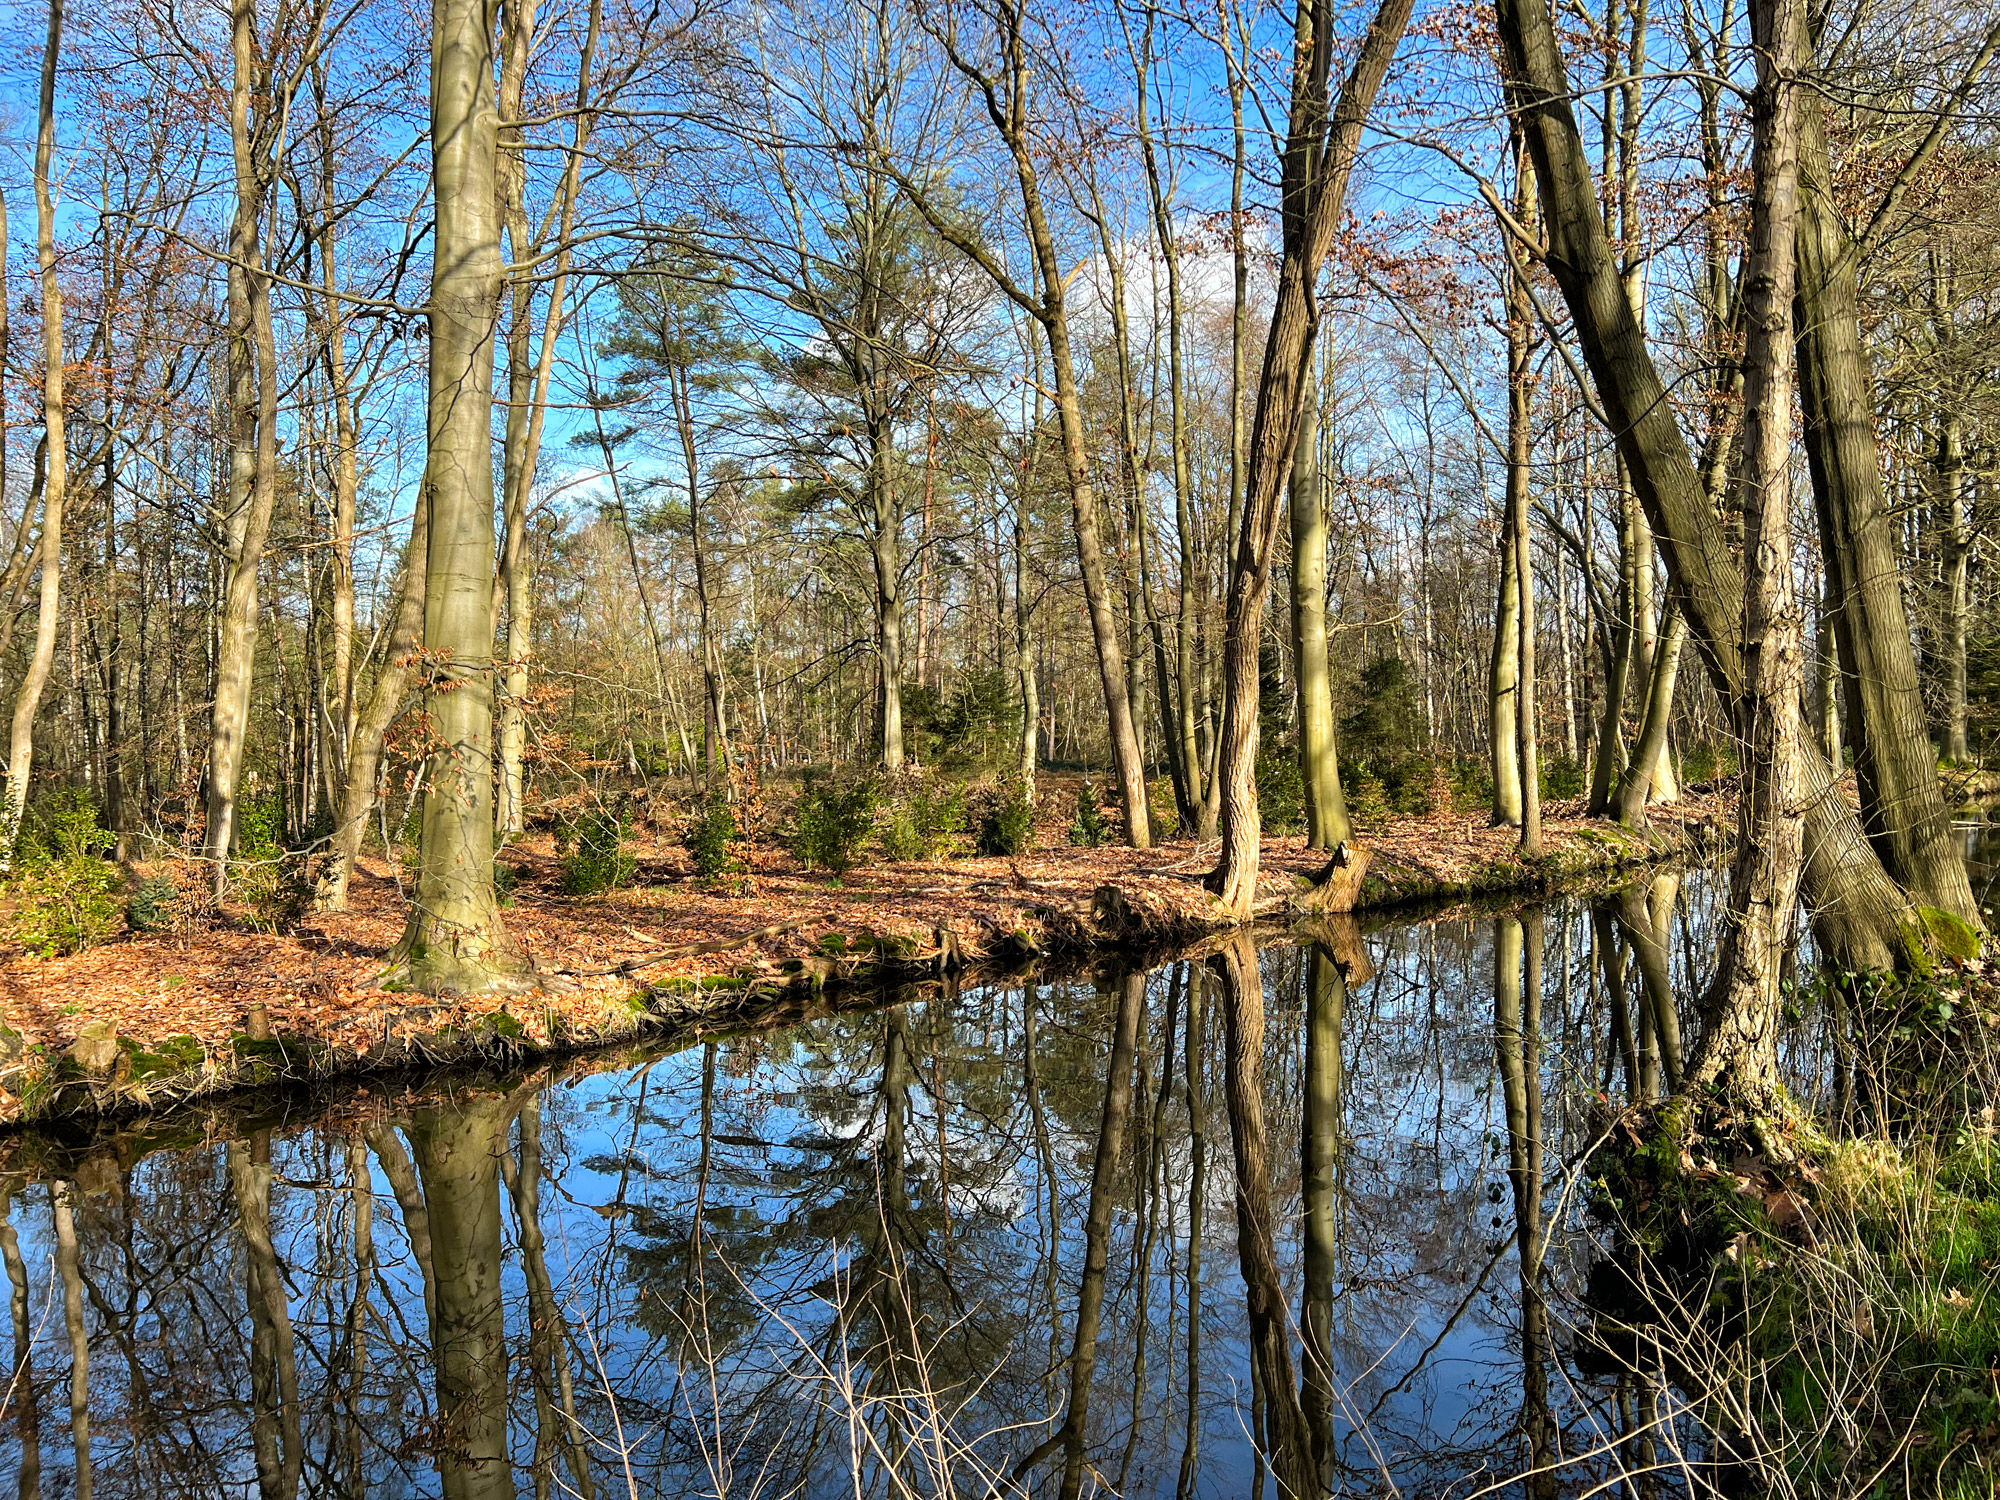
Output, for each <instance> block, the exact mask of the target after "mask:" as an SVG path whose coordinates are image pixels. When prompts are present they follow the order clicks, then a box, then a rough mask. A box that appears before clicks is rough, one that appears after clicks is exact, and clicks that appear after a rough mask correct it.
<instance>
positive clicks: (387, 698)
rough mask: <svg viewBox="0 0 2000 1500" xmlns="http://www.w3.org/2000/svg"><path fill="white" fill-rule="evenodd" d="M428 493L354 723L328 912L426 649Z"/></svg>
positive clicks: (343, 895)
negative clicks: (385, 745) (384, 644)
mask: <svg viewBox="0 0 2000 1500" xmlns="http://www.w3.org/2000/svg"><path fill="white" fill-rule="evenodd" d="M427 494H428V491H427V490H426V489H424V488H422V487H419V489H418V490H417V503H416V510H415V513H414V514H413V515H412V516H411V518H410V543H409V546H408V547H407V548H406V549H405V550H404V553H403V578H402V585H401V587H400V588H399V589H398V590H397V592H396V613H395V617H394V620H393V622H392V624H391V625H390V629H389V648H388V650H387V651H386V652H385V653H384V654H383V661H382V667H381V670H380V671H379V672H377V673H376V676H375V685H374V687H373V688H372V689H370V691H369V694H368V702H367V704H366V705H365V706H364V707H363V708H362V710H361V713H360V715H359V716H358V717H357V718H356V720H355V724H354V733H353V734H352V735H351V736H350V737H349V739H348V744H347V784H346V786H345V787H344V788H343V790H342V793H341V802H340V815H339V821H338V822H336V823H335V824H334V829H333V839H332V841H331V846H330V850H329V852H330V854H331V856H332V857H331V858H330V859H329V860H328V861H327V866H326V871H325V874H324V876H323V877H322V879H321V883H320V889H319V904H320V906H321V907H322V908H323V909H325V910H327V911H345V910H347V887H348V884H349V882H351V881H352V880H353V878H354V860H355V857H356V856H357V855H359V854H360V853H361V846H362V844H363V843H364V842H366V840H367V838H368V823H369V819H370V818H372V817H375V816H376V812H377V806H376V798H377V796H378V795H379V788H378V787H377V781H378V780H379V778H380V774H381V766H382V741H383V739H384V738H385V737H386V736H387V735H388V732H389V725H390V724H391V723H392V722H393V721H394V720H395V717H396V710H397V709H398V708H399V707H400V706H401V705H402V701H403V689H404V688H405V687H406V686H407V685H408V683H409V680H410V662H411V660H412V659H413V658H414V656H415V655H416V653H417V652H418V651H419V650H420V649H421V648H422V646H423V637H424V590H425V585H426V581H427V580H426V578H425V557H426V555H427V554H428V553H429V551H430V506H429V504H428V503H427V502H426V498H425V497H426V495H427ZM392 837H393V834H392V833H391V831H390V830H389V829H388V828H387V826H386V822H385V824H384V828H383V844H384V848H383V850H382V853H383V854H384V856H386V857H387V858H390V859H394V858H396V851H395V849H394V847H393V846H392V845H391V844H390V840H391V838H392Z"/></svg>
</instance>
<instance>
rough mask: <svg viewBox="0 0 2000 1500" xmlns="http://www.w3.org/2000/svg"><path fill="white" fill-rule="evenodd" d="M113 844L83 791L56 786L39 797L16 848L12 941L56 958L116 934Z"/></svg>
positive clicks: (116, 883)
mask: <svg viewBox="0 0 2000 1500" xmlns="http://www.w3.org/2000/svg"><path fill="white" fill-rule="evenodd" d="M115 843H117V839H116V838H115V837H114V836H113V835H112V834H110V833H109V832H107V831H106V830H105V829H103V828H102V827H100V826H99V825H98V819H97V802H96V799H95V798H93V797H92V796H91V795H90V793H89V792H88V791H86V790H85V789H84V788H82V787H60V788H58V789H57V790H55V791H53V792H51V793H49V795H48V796H47V797H45V798H44V799H43V800H42V802H41V804H40V805H39V806H38V807H36V809H35V810H34V813H33V815H32V817H31V818H30V820H29V823H28V826H27V827H26V828H24V829H23V830H22V833H21V837H20V839H19V840H18V842H17V844H16V846H15V850H14V878H13V880H12V881H11V882H10V884H11V887H12V891H11V894H12V895H13V897H14V901H15V909H14V936H15V938H16V939H17V940H18V941H19V942H20V943H21V945H22V946H23V947H25V948H27V949H29V950H30V951H32V952H35V953H39V954H41V955H42V956H43V957H44V958H53V957H55V956H57V955H59V954H64V953H75V952H77V951H79V950H80V949H84V948H88V947H90V946H92V945H93V944H95V943H101V942H103V941H104V940H105V939H107V938H109V937H110V936H111V935H112V934H113V933H115V932H116V931H117V930H118V923H119V918H120V916H121V915H122V908H123V905H124V903H123V902H122V901H121V900H120V899H119V893H118V886H119V875H118V867H117V866H116V865H114V864H112V863H111V862H110V861H109V860H108V859H106V858H105V856H106V855H107V854H109V853H110V852H111V848H112V846H113V845H114V844H115Z"/></svg>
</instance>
